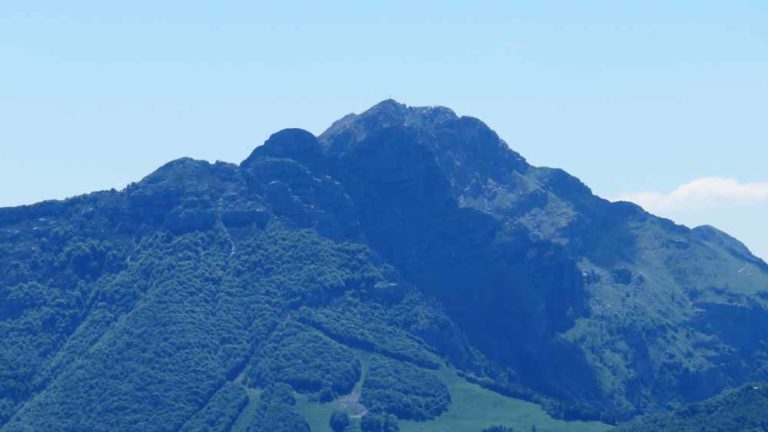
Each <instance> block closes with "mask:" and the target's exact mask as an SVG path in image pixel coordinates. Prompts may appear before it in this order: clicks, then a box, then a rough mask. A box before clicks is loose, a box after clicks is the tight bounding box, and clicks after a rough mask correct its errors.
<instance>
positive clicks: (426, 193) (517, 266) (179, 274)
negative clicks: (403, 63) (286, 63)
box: [0, 100, 768, 432]
mask: <svg viewBox="0 0 768 432" xmlns="http://www.w3.org/2000/svg"><path fill="white" fill-rule="evenodd" d="M0 256H1V257H2V259H1V260H0V430H1V431H3V432H6V431H8V432H11V431H13V432H15V431H42V430H45V431H118V430H119V431H306V430H331V429H329V428H332V430H334V431H341V430H363V431H379V430H382V431H383V430H397V429H398V428H399V429H400V430H404V431H409V430H449V429H451V428H452V427H453V430H462V431H464V430H468V431H477V432H480V431H481V430H484V429H485V428H489V427H491V426H494V425H495V424H498V423H501V422H507V423H506V424H504V426H509V427H515V428H519V429H520V430H530V428H531V427H532V426H533V427H534V428H535V427H537V426H538V427H539V429H540V430H553V431H558V430H562V431H571V430H583V431H603V430H607V429H608V428H609V427H610V426H609V425H610V424H616V423H619V422H623V421H626V420H629V419H631V418H633V417H635V416H638V415H641V414H653V413H660V412H672V413H675V412H685V411H686V409H688V408H685V407H686V406H687V404H691V403H698V402H701V401H703V400H705V399H709V398H712V397H716V396H717V395H718V394H720V393H721V392H724V391H728V390H729V389H731V388H736V387H741V386H743V385H744V384H746V383H750V382H755V381H762V380H768V265H766V263H764V262H763V261H761V260H760V259H758V258H757V257H755V256H754V255H752V254H751V253H750V252H749V250H748V249H747V248H746V247H745V246H744V245H742V244H741V243H740V242H739V241H737V240H735V239H733V238H731V237H730V236H728V235H727V234H725V233H723V232H721V231H718V230H717V229H715V228H712V227H699V228H694V229H689V228H687V227H684V226H680V225H676V224H675V223H673V222H672V221H669V220H666V219H662V218H659V217H656V216H654V215H652V214H649V213H647V212H646V211H644V210H643V209H641V208H640V207H638V206H636V205H634V204H631V203H626V202H609V201H607V200H604V199H602V198H600V197H598V196H595V195H594V194H593V193H592V192H591V191H590V189H589V188H588V187H587V186H585V185H584V184H583V183H582V182H581V181H579V180H578V179H577V178H575V177H573V176H571V175H569V174H568V173H566V172H564V171H562V170H559V169H552V168H542V167H534V166H531V165H530V164H528V163H527V162H526V160H525V159H524V158H523V157H522V156H521V155H519V154H517V153H516V152H515V151H513V150H512V149H511V148H510V146H509V145H507V143H505V142H504V141H503V140H502V139H500V138H499V136H498V135H497V134H496V133H495V132H494V131H493V130H491V129H490V128H489V127H488V126H486V125H485V124H484V123H483V122H481V121H480V120H478V119H476V118H472V117H465V116H457V115H456V114H454V112H453V111H451V110H450V109H448V108H444V107H408V106H405V105H403V104H400V103H398V102H396V101H393V100H386V101H383V102H381V103H379V104H377V105H376V106H374V107H372V108H370V109H369V110H367V111H365V112H364V113H362V114H350V115H347V116H345V117H343V118H342V119H340V120H338V121H336V122H335V123H334V124H332V125H331V126H330V127H329V128H328V130H326V131H325V132H324V133H322V134H321V135H320V136H314V135H313V134H311V133H309V132H307V131H304V130H301V129H286V130H282V131H280V132H277V133H275V134H274V135H272V136H271V137H270V138H269V139H268V140H267V141H266V142H265V143H264V144H263V145H261V146H258V147H256V148H255V150H254V151H253V153H252V154H251V155H249V156H248V157H247V158H246V159H245V160H244V161H243V162H242V163H241V164H239V165H235V164H229V163H221V162H217V163H215V164H211V163H208V162H205V161H196V160H192V159H180V160H176V161H172V162H170V163H168V164H166V165H164V166H162V167H161V168H159V169H158V170H157V171H155V172H154V173H152V174H150V175H149V176H147V177H146V178H144V179H143V180H141V181H139V182H137V183H134V184H131V185H129V186H128V187H127V188H125V189H124V190H121V191H116V190H112V191H102V192H95V193H91V194H87V195H81V196H78V197H74V198H71V199H68V200H65V201H47V202H42V203H39V204H35V205H30V206H22V207H15V208H4V209H0ZM746 388H747V389H749V388H751V387H746ZM746 391H748V390H741V392H742V393H743V392H746ZM742 393H736V394H742ZM730 394H731V393H726V396H717V397H719V399H714V400H715V401H721V400H726V401H730V400H731V399H732V398H733V397H732V396H728V395H730ZM749 394H750V395H751V394H752V393H749ZM749 397H752V396H749ZM473 401H474V402H476V403H477V404H480V405H479V408H478V406H476V405H473ZM760 401H761V402H760V403H763V402H762V399H761V400H760ZM718 403H719V402H718ZM505 404H506V405H505ZM712 404H713V402H711V403H710V405H712ZM483 406H484V407H485V408H483ZM491 406H499V407H505V408H504V411H503V412H500V413H493V414H491V411H490V410H492V409H493V408H491ZM692 406H694V407H697V406H709V405H707V404H706V403H704V404H703V405H702V404H698V405H692ZM718 406H719V405H718ZM473 407H474V408H473ZM483 410H485V411H483ZM514 410H523V411H524V414H520V413H521V412H523V411H514ZM688 410H689V411H690V409H688ZM505 413H506V414H505ZM497 414H498V415H497ZM505 415H507V416H508V417H504V416H505ZM669 415H672V414H669ZM697 415H698V414H697ZM767 416H768V415H767ZM521 419H535V421H534V420H531V421H528V420H525V421H526V422H527V423H524V422H523V420H521ZM765 420H766V421H768V419H765ZM664 421H667V420H664ZM451 422H453V423H451ZM452 424H453V425H454V426H451V425H452ZM632 424H636V423H632ZM670 424H672V423H670ZM755 424H759V422H758V423H755ZM763 424H765V423H763ZM430 425H435V426H434V429H429V428H430V427H432V426H430ZM417 427H421V428H422V429H417ZM423 428H427V429H423ZM497 430H501V429H497ZM632 430H635V429H632ZM637 430H639V429H637ZM660 430H661V429H660Z"/></svg>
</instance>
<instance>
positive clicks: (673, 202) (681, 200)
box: [617, 177, 768, 214]
mask: <svg viewBox="0 0 768 432" xmlns="http://www.w3.org/2000/svg"><path fill="white" fill-rule="evenodd" d="M617 200H618V201H631V202H634V203H636V204H638V205H640V206H642V207H643V208H644V209H646V210H648V211H650V212H652V213H662V214H663V213H668V212H675V211H686V210H697V209H705V208H712V207H719V206H732V205H744V204H760V203H768V182H752V183H742V182H740V181H738V180H736V179H730V178H721V177H704V178H699V179H696V180H693V181H691V182H689V183H686V184H684V185H682V186H679V187H678V188H676V189H675V190H673V191H672V192H668V193H664V192H636V193H630V194H625V195H622V196H620V197H618V199H617Z"/></svg>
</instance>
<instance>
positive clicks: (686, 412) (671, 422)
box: [613, 384, 768, 432]
mask: <svg viewBox="0 0 768 432" xmlns="http://www.w3.org/2000/svg"><path fill="white" fill-rule="evenodd" d="M613 430H614V431H615V432H659V431H662V432H663V431H674V432H720V431H734V432H763V431H766V430H768V390H767V389H766V386H765V384H750V385H747V386H744V387H742V388H739V389H737V390H733V391H728V392H725V393H724V394H723V395H720V396H717V397H715V398H712V399H709V400H706V401H704V402H699V403H694V404H691V405H688V406H686V407H684V408H681V409H677V410H675V411H674V412H670V413H665V414H654V415H648V416H643V417H641V418H638V419H637V420H634V421H632V422H629V423H628V424H626V425H623V426H621V427H618V428H616V429H613Z"/></svg>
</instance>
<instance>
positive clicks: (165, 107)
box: [0, 0, 768, 257]
mask: <svg viewBox="0 0 768 432" xmlns="http://www.w3.org/2000/svg"><path fill="white" fill-rule="evenodd" d="M767 21H768V5H766V4H765V3H762V2H755V1H740V2H730V3H721V4H700V3H698V2H676V3H674V4H669V2H662V1H651V2H644V3H643V4H639V5H630V4H616V3H614V2H608V1H601V2H593V3H590V5H589V6H584V5H574V4H572V3H569V2H541V3H537V4H535V5H534V4H514V5H512V4H507V2H500V1H499V2H489V3H485V4H484V5H482V6H481V5H476V6H474V7H472V8H468V7H466V6H465V5H461V4H460V3H459V2H440V3H438V2H420V3H419V4H418V5H413V4H410V3H407V2H403V1H394V2H388V3H387V4H346V3H343V2H332V3H328V4H322V5H320V4H315V3H311V2H285V3H283V4H280V5H276V4H255V3H251V2H240V1H236V2H229V3H228V4H227V5H224V6H213V5H204V4H202V3H189V2H177V1H170V2H163V3H162V4H156V3H155V2H148V1H143V0H142V1H137V2H131V3H130V4H125V5H116V4H105V3H102V2H96V1H78V2H71V3H67V4H61V3H58V2H53V1H47V2H35V3H34V4H31V3H29V2H17V1H10V2H5V3H4V4H3V5H0V55H2V60H0V61H2V62H3V67H2V68H1V69H0V79H2V81H3V83H4V85H3V86H0V115H2V118H3V119H4V122H3V127H2V128H0V143H2V144H0V181H2V183H3V184H4V185H6V187H4V188H3V189H2V190H0V206H11V205H20V204H28V203H33V202H37V201H40V200H43V199H51V198H64V197H67V196H72V195H77V194H81V193H86V192H91V191H94V190H99V189H108V188H112V187H114V188H118V189H119V188H122V187H124V186H125V185H126V184H128V183H130V182H132V181H136V180H139V179H140V178H141V177H143V176H144V175H146V174H148V173H149V172H151V171H152V170H154V169H155V168H157V167H158V166H160V165H161V164H163V163H165V162H167V161H169V160H171V159H174V158H178V157H181V156H190V157H195V158H200V159H207V160H218V159H221V160H227V161H232V162H238V161H240V160H242V159H243V158H245V157H246V156H247V155H248V153H249V152H250V151H251V149H252V148H253V147H255V146H256V145H258V144H260V143H261V142H263V141H264V140H265V139H266V138H267V137H268V136H269V135H270V134H271V133H273V132H276V131H277V130H279V129H282V128H284V127H301V128H305V129H308V130H310V131H312V132H313V133H316V134H318V133H320V132H322V130H324V129H325V128H326V127H327V126H329V125H330V123H331V122H332V121H333V120H336V119H338V118H340V117H341V116H343V115H344V114H346V113H349V112H360V111H362V110H364V109H366V108H367V107H369V106H371V105H373V104H374V103H376V102H378V101H380V100H382V99H385V98H387V97H390V96H391V97H393V98H395V99H397V100H399V101H400V102H404V103H406V104H408V105H417V106H418V105H445V106H448V107H450V108H452V109H454V110H455V111H456V112H457V113H459V114H462V115H472V116H474V117H478V118H480V119H481V120H483V121H484V122H486V123H487V124H488V125H489V126H490V127H491V128H493V129H494V130H496V131H497V132H498V133H499V135H500V136H501V137H502V138H503V139H505V140H506V141H507V142H508V143H509V144H510V146H511V147H512V148H513V149H514V150H516V151H518V152H520V153H521V154H522V155H523V156H524V157H526V158H527V159H528V160H529V161H531V163H533V164H536V165H547V166H555V167H561V168H564V169H566V170H567V171H569V172H570V173H572V174H574V175H576V176H577V177H579V178H580V179H582V180H583V181H584V182H585V183H586V184H588V185H589V186H590V187H591V188H592V189H593V190H594V191H595V192H596V193H597V194H599V195H601V196H604V197H607V198H610V199H629V200H632V201H635V202H638V203H639V204H641V205H643V206H644V207H645V208H646V209H648V210H650V211H652V212H654V213H657V214H659V215H661V216H665V217H670V218H672V219H673V220H675V221H677V222H680V223H685V224H687V225H700V224H711V225H714V226H717V227H719V228H721V229H723V230H725V231H727V232H729V233H730V234H732V235H734V236H736V237H737V238H739V239H740V240H742V241H744V242H745V243H746V244H747V245H748V246H749V247H750V248H751V249H753V251H754V252H755V253H757V254H758V255H761V256H762V257H768V231H767V230H765V229H764V220H765V219H766V216H768V170H766V168H765V161H766V160H768V146H766V142H767V141H768V140H767V138H768V130H767V129H766V127H765V121H764V119H763V117H764V113H765V111H766V101H768V78H766V77H768V58H767V57H766V55H765V53H766V52H768V30H767V29H766V27H765V25H764V24H765V22H767Z"/></svg>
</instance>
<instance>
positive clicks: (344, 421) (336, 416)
mask: <svg viewBox="0 0 768 432" xmlns="http://www.w3.org/2000/svg"><path fill="white" fill-rule="evenodd" d="M329 425H330V426H331V429H333V431H334V432H343V431H344V430H345V429H346V428H347V427H348V426H349V416H348V415H347V413H345V412H342V411H334V412H333V414H331V421H330V423H329Z"/></svg>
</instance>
